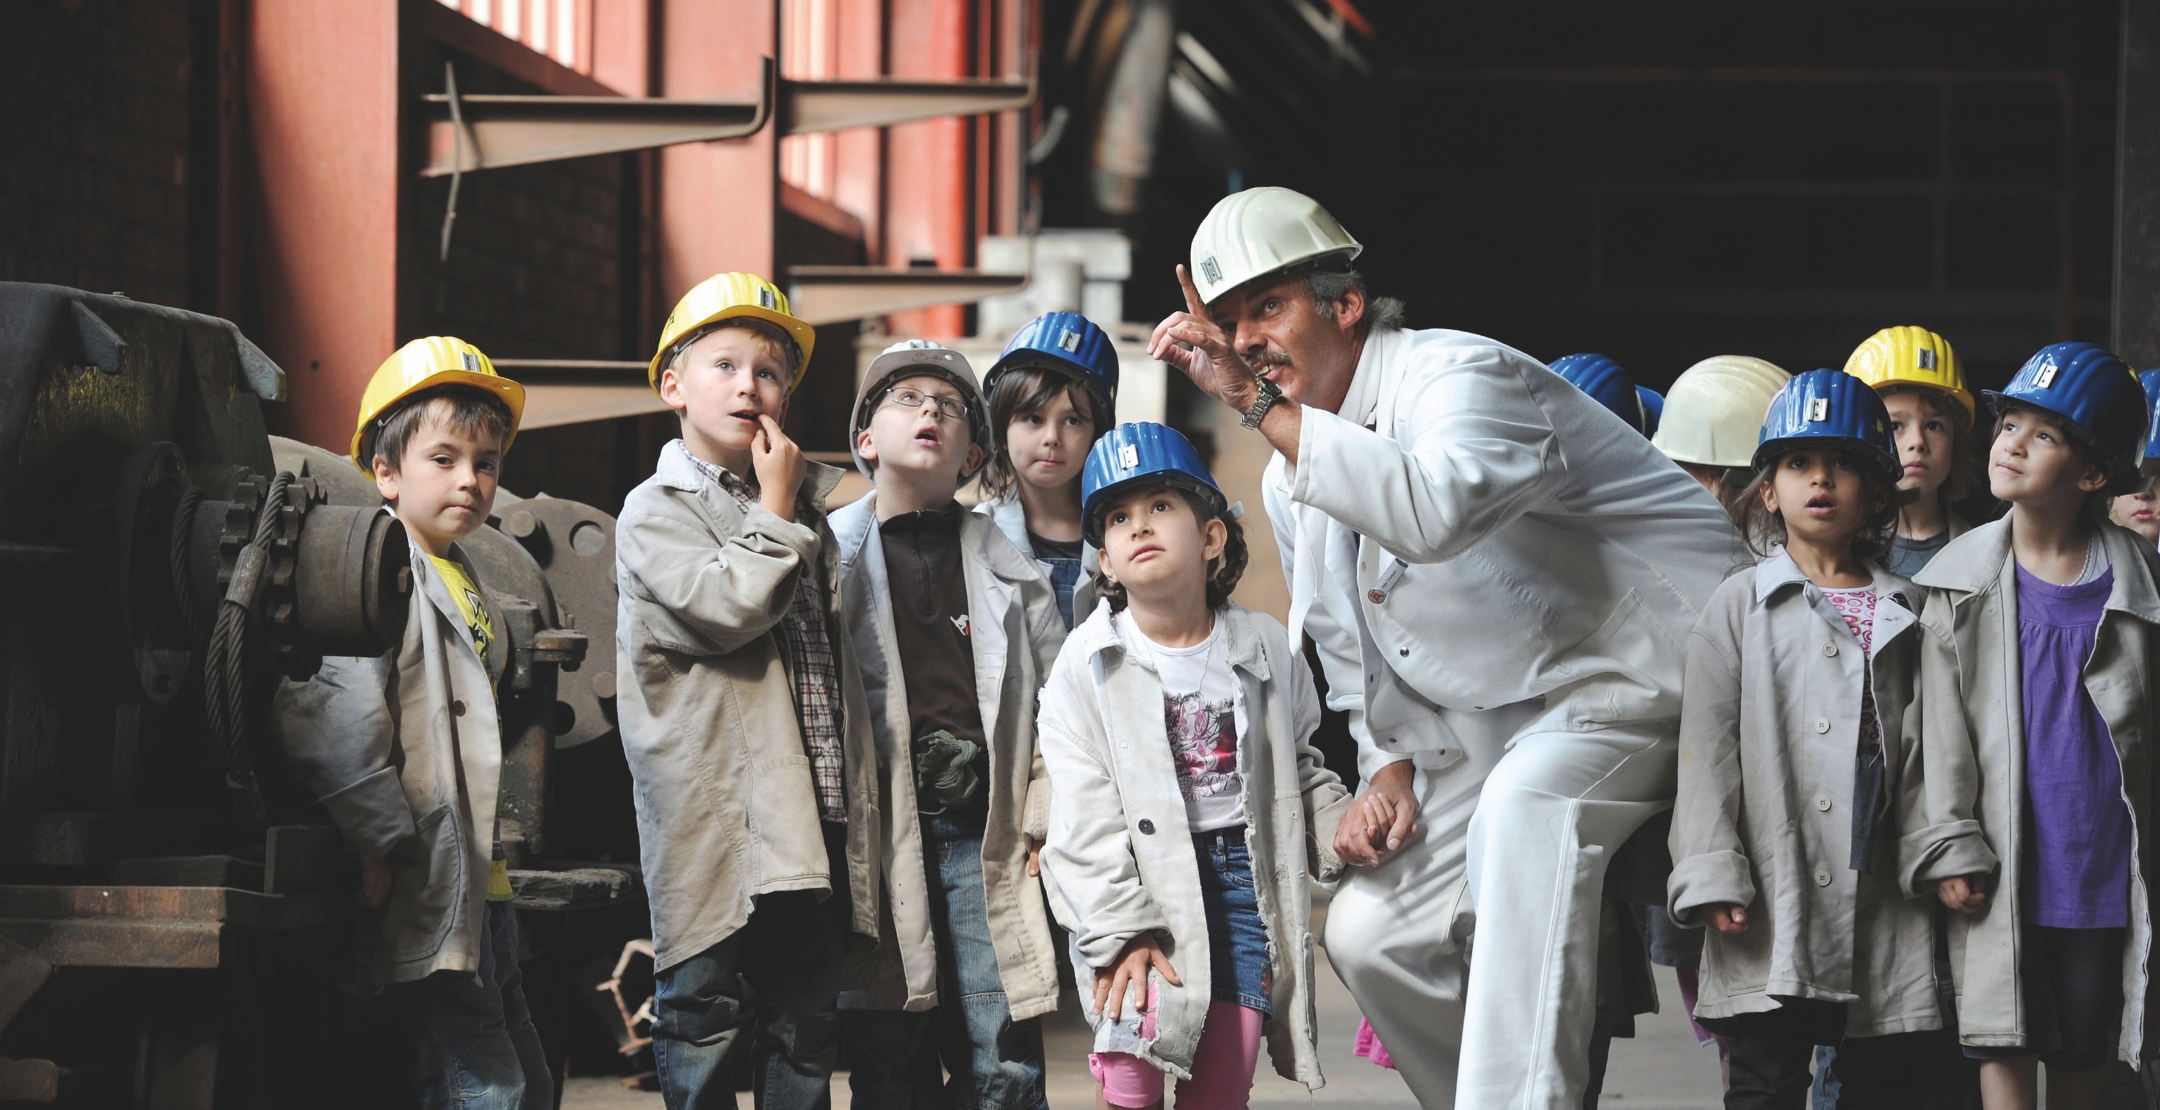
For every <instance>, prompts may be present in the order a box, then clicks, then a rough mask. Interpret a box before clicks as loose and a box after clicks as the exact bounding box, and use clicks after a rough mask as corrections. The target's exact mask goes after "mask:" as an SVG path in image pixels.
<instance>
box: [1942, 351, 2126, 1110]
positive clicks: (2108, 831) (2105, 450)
mask: <svg viewBox="0 0 2160 1110" xmlns="http://www.w3.org/2000/svg"><path fill="white" fill-rule="evenodd" d="M1987 398H1988V401H1989V403H1990V404H1991V405H1992V406H1993V408H1994V410H1995V429H1994V438H1993V442H1992V444H1991V445H1990V446H1989V448H1988V468H1987V475H1988V490H1989V492H1990V493H1992V494H1993V495H1994V496H1995V498H1996V499H1997V500H2000V501H2007V502H2009V504H2010V511H2009V512H2008V513H2007V514H2005V515H2004V516H2003V518H2002V519H2000V520H1997V521H1994V522H1992V523H1989V524H1984V525H1981V526H1979V527H1977V528H1974V529H1973V530H1972V531H1970V532H1967V533H1966V534H1965V535H1963V536H1960V537H1958V538H1957V539H1955V540H1952V541H1950V544H1949V546H1947V547H1945V548H1943V550H1942V552H1941V553H1940V554H1938V555H1936V556H1935V558H1934V560H1933V561H1931V562H1930V563H1928V565H1927V568H1926V569H1925V570H1923V571H1921V572H1920V574H1919V575H1918V576H1917V577H1916V579H1915V581H1917V582H1918V583H1919V584H1920V585H1922V586H1925V587H1927V588H1928V601H1927V610H1926V614H1925V621H1926V625H1927V630H1928V635H1927V637H1926V638H1925V640H1924V641H1923V645H1922V648H1921V655H1920V704H1921V706H1922V710H1923V712H1922V716H1921V720H1920V728H1921V735H1922V736H1923V737H1924V739H1925V744H1926V753H1925V754H1926V766H1927V789H1926V791H1925V793H1924V795H1923V796H1922V797H1923V798H1924V800H1925V807H1924V810H1923V811H1922V812H1920V813H1918V814H1916V815H1915V816H1914V818H1913V819H1911V820H1909V821H1907V822H1906V826H1907V831H1906V834H1905V839H1906V840H1907V841H1908V842H1909V844H1910V849H1909V855H1908V860H1907V863H1906V867H1907V869H1908V870H1907V873H1906V874H1905V875H1904V876H1902V877H1903V878H1904V880H1905V883H1906V887H1907V889H1908V890H1912V891H1921V892H1924V891H1927V890H1930V889H1932V890H1934V891H1935V892H1936V894H1937V896H1938V897H1939V898H1940V900H1941V901H1942V902H1943V903H1944V904H1945V905H1946V906H1948V907H1949V908H1950V909H1951V910H1953V911H1955V912H1953V913H1950V914H1947V915H1945V918H1946V920H1947V922H1948V926H1947V927H1948V929H1949V933H1950V937H1949V940H1950V961H1951V973H1952V975H1953V976H1954V977H1955V979H1956V982H1957V985H1958V1000H1957V1010H1958V1012H1957V1018H1958V1032H1959V1039H1960V1041H1961V1042H1962V1043H1963V1045H1964V1050H1965V1055H1966V1056H1968V1057H1973V1058H1976V1059H1979V1060H1981V1061H1983V1063H1982V1064H1981V1070H1980V1082H1981V1091H1982V1095H1983V1098H1984V1099H1985V1101H1986V1104H1987V1105H1988V1106H1989V1107H1990V1108H1991V1110H2002V1108H2005V1107H2012V1106H2018V1107H2030V1106H2032V1105H2034V1104H2035V1101H2036V1099H2037V1097H2038V1093H2039V1092H2038V1082H2039V1072H2038V1065H2040V1064H2042V1063H2045V1064H2046V1065H2047V1079H2048V1093H2047V1100H2048V1105H2049V1106H2051V1107H2058V1108H2062V1107H2087V1106H2103V1105H2113V1104H2114V1101H2115V1100H2116V1099H2117V1098H2118V1097H2119V1095H2118V1094H2117V1092H2115V1091H2114V1090H2112V1088H2113V1087H2114V1085H2115V1084H2116V1082H2117V1080H2118V1077H2120V1078H2122V1079H2127V1078H2128V1076H2127V1075H2122V1074H2121V1069H2120V1068H2119V1067H2116V1066H2115V1062H2116V1061H2123V1062H2126V1063H2129V1064H2131V1065H2132V1066H2133V1067H2135V1066H2137V1064H2138V1063H2139V1062H2140V1061H2141V1060H2150V1059H2151V1058H2152V1053H2153V1051H2154V1050H2153V1047H2152V1046H2153V1044H2154V1037H2153V1035H2152V1034H2153V1030H2154V1023H2153V1022H2152V1021H2151V1019H2150V1018H2149V1017H2148V1016H2147V1015H2148V1006H2149V1005H2150V1001H2151V999H2150V993H2149V992H2150V990H2151V988H2152V978H2151V974H2150V970H2149V969H2150V963H2151V957H2152V948H2153V945H2152V921H2153V917H2154V911H2155V909H2156V908H2160V905H2156V900H2155V897H2154V892H2155V890H2156V887H2155V885H2154V883H2153V876H2154V875H2155V874H2156V871H2155V869H2156V867H2160V850H2156V848H2155V846H2154V835H2153V828H2154V826H2153V824H2152V818H2153V806H2154V803H2155V799H2156V797H2160V781H2156V778H2160V772H2156V763H2155V760H2154V758H2153V747H2152V744H2153V741H2154V737H2155V726H2154V720H2155V706H2154V704H2153V691H2154V690H2155V689H2160V552H2156V551H2155V550H2154V548H2153V545H2152V543H2150V542H2149V541H2147V540H2146V539H2145V538H2144V537H2142V536H2139V535H2137V534H2135V533H2133V532H2130V531H2129V530H2127V529H2124V528H2119V527H2116V526H2115V525H2112V524H2109V523H2108V522H2107V519H2106V518H2107V511H2108V508H2109V506H2110V504H2111V502H2112V501H2113V499H2114V497H2115V496H2117V495H2120V494H2123V493H2128V492H2131V491H2133V490H2135V489H2137V488H2139V487H2140V486H2141V485H2143V483H2144V481H2145V478H2144V476H2143V475H2142V474H2141V473H2140V469H2141V467H2140V464H2141V463H2142V462H2143V461H2144V455H2145V441H2146V432H2147V423H2148V421H2147V415H2146V414H2147V406H2146V401H2145V391H2144V390H2143V388H2141V386H2140V385H2139V383H2138V379H2137V376H2136V375H2135V374H2133V373H2131V371H2130V368H2129V367H2128V366H2127V365H2125V364H2124V363H2123V361H2122V360H2121V359H2119V358H2116V357H2115V356H2114V355H2113V354H2110V353H2109V352H2107V351H2105V350H2102V349H2101V348H2099V347H2096V346H2094V345H2092V344H2090V343H2057V344H2054V345H2052V346H2049V347H2045V348H2042V349H2041V350H2040V351H2039V353H2037V354H2035V355H2033V357H2032V358H2031V359H2029V360H2027V361H2026V363H2025V365H2024V367H2023V368H2021V369H2020V370H2019V371H2018V372H2017V375H2016V376H2015V377H2013V378H2012V379H2011V380H2010V384H2009V385H2008V386H2007V387H2006V388H2004V389H2003V390H2002V391H2001V392H2000V393H1995V392H1990V393H1988V394H1987Z"/></svg>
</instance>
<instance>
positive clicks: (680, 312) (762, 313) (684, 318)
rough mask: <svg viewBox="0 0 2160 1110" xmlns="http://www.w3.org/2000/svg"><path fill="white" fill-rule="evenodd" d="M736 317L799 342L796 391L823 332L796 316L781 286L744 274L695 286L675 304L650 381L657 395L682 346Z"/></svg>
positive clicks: (791, 380)
mask: <svg viewBox="0 0 2160 1110" xmlns="http://www.w3.org/2000/svg"><path fill="white" fill-rule="evenodd" d="M735 317H747V318H749V319H753V320H764V321H766V322H767V323H770V324H774V325H777V326H778V327H779V328H780V330H781V331H782V332H784V333H786V334H787V335H788V336H789V337H790V338H792V339H794V340H795V346H796V347H798V348H800V349H801V352H802V357H801V358H799V359H797V360H796V362H795V374H794V376H793V377H791V378H789V379H788V385H787V387H788V392H789V393H793V392H795V387H796V386H798V385H801V384H802V380H803V374H804V373H806V372H807V371H808V370H809V369H810V350H811V348H813V347H815V346H817V329H816V328H813V327H811V326H810V325H809V324H807V323H805V322H803V320H802V319H800V318H799V317H796V316H794V315H793V314H792V313H790V311H789V309H788V299H787V294H785V293H782V292H781V291H780V287H779V286H777V285H774V284H773V283H772V282H769V281H766V280H765V279H764V278H761V277H759V276H757V275H756V274H740V273H728V274H714V275H713V276H711V277H709V278H706V279H705V280H704V281H701V282H698V283H697V284H696V285H693V286H691V287H690V291H689V292H688V293H685V294H683V297H682V300H679V301H677V302H675V311H673V312H670V313H668V318H667V323H665V324H662V325H661V326H660V347H659V349H658V350H655V351H654V352H653V359H652V371H651V373H649V374H647V375H646V378H645V380H646V381H647V382H649V383H651V385H652V387H653V392H655V393H658V392H660V368H661V366H662V365H663V364H664V363H665V362H666V361H667V357H668V352H669V351H670V350H672V349H673V348H674V346H675V345H676V344H677V343H680V342H682V341H683V340H684V339H686V338H688V337H690V336H692V335H695V334H696V333H697V332H698V331H699V330H701V329H703V328H704V327H705V326H706V325H708V324H712V323H715V322H717V321H720V320H727V319H731V318H735Z"/></svg>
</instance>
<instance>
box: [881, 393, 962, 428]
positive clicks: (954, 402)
mask: <svg viewBox="0 0 2160 1110" xmlns="http://www.w3.org/2000/svg"><path fill="white" fill-rule="evenodd" d="M885 399H886V400H887V401H891V402H892V403H893V404H896V405H899V406H901V407H902V408H911V409H919V408H921V407H923V406H924V405H926V404H927V405H935V406H937V414H938V418H939V419H941V420H950V421H953V422H954V423H959V422H960V421H962V420H964V419H966V418H967V405H966V404H965V403H963V402H962V401H961V400H960V399H959V398H958V397H932V396H930V395H929V394H927V393H924V392H922V391H921V390H918V389H895V390H893V391H892V392H890V393H887V394H886V395H885Z"/></svg>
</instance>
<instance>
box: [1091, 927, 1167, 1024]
mask: <svg viewBox="0 0 2160 1110" xmlns="http://www.w3.org/2000/svg"><path fill="white" fill-rule="evenodd" d="M1149 968H1154V969H1155V970H1156V971H1157V972H1158V973H1160V974H1161V975H1162V977H1163V978H1164V979H1167V980H1169V981H1170V985H1171V986H1173V987H1182V986H1184V985H1185V984H1184V983H1183V982H1181V981H1180V980H1179V979H1178V977H1177V969H1176V968H1174V967H1171V966H1170V957H1168V956H1165V955H1163V953H1162V946H1161V945H1158V944H1156V943H1155V937H1154V935H1153V934H1151V933H1142V934H1140V935H1139V936H1136V937H1134V938H1132V939H1131V940H1129V941H1126V942H1125V951H1123V952H1121V953H1119V954H1118V958H1117V962H1116V963H1114V964H1111V965H1110V966H1109V967H1105V968H1099V969H1097V970H1096V972H1095V1012H1096V1013H1098V1014H1100V1013H1104V1012H1106V1011H1104V1010H1103V1003H1104V1002H1105V1001H1107V1002H1109V1003H1110V1009H1109V1010H1108V1011H1107V1013H1108V1014H1109V1016H1110V1020H1111V1021H1116V1020H1117V1019H1118V1018H1119V1016H1121V1015H1122V1014H1124V1012H1125V992H1126V990H1127V989H1128V988H1130V987H1131V986H1132V985H1133V984H1134V983H1139V984H1142V985H1143V992H1142V997H1146V994H1145V990H1144V985H1145V984H1146V983H1147V973H1148V969H1149Z"/></svg>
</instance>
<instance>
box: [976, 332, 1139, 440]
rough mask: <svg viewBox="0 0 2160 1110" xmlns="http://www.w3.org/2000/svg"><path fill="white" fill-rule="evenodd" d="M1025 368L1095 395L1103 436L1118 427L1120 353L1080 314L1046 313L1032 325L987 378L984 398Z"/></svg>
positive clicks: (1097, 421) (1014, 339)
mask: <svg viewBox="0 0 2160 1110" xmlns="http://www.w3.org/2000/svg"><path fill="white" fill-rule="evenodd" d="M1025 366H1033V367H1039V368H1042V369H1047V370H1055V371H1058V372H1059V373H1062V374H1064V375H1066V376H1067V377H1070V378H1072V379H1073V380H1075V381H1077V382H1079V383H1080V384H1081V385H1084V386H1086V387H1088V389H1090V390H1092V391H1093V392H1094V394H1095V403H1096V405H1097V406H1098V411H1096V412H1095V413H1094V417H1095V427H1096V429H1097V430H1098V431H1100V430H1101V429H1104V428H1108V427H1110V426H1111V425H1113V424H1116V423H1117V377H1118V357H1117V349H1116V348H1115V347H1113V346H1112V345H1111V343H1110V336H1109V334H1108V333H1106V332H1104V331H1103V330H1102V329H1101V328H1099V327H1096V326H1095V322H1094V321H1092V320H1090V319H1088V318H1087V317H1085V316H1082V315H1080V314H1079V313H1077V312H1045V313H1043V314H1042V315H1040V316H1037V317H1036V318H1034V319H1033V320H1030V321H1028V324H1027V326H1026V327H1024V328H1021V329H1020V330H1019V331H1017V332H1014V333H1013V337H1012V340H1011V342H1008V343H1006V344H1005V353H1004V354H1001V355H999V356H998V360H997V362H995V363H993V364H992V365H991V367H990V372H989V373H988V374H985V375H984V376H983V396H985V397H987V396H989V395H990V391H992V390H994V389H996V388H997V383H998V379H999V378H1000V377H1003V376H1004V374H1005V371H1007V370H1011V369H1016V368H1019V367H1025Z"/></svg>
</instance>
